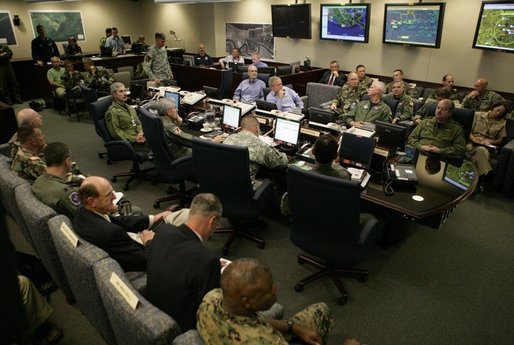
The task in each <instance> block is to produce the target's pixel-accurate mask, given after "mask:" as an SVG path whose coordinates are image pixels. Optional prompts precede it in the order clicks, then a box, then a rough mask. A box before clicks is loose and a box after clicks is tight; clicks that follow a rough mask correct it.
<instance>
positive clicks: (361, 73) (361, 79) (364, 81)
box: [355, 65, 373, 90]
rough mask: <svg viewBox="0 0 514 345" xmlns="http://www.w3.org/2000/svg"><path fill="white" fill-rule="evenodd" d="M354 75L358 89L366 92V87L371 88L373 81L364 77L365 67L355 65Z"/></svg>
mask: <svg viewBox="0 0 514 345" xmlns="http://www.w3.org/2000/svg"><path fill="white" fill-rule="evenodd" d="M355 73H357V76H358V77H359V87H361V88H363V89H364V90H367V89H368V87H370V86H371V83H372V82H373V79H371V78H370V77H368V76H367V75H366V67H365V66H364V65H357V67H355Z"/></svg>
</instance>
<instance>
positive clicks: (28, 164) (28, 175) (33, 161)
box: [11, 146, 46, 184]
mask: <svg viewBox="0 0 514 345" xmlns="http://www.w3.org/2000/svg"><path fill="white" fill-rule="evenodd" d="M11 170H12V171H14V173H16V174H17V175H18V176H19V177H21V178H23V179H25V180H27V181H29V182H30V184H32V183H34V181H35V180H36V179H37V178H38V177H39V176H40V175H41V174H43V173H44V172H45V170H46V163H45V161H44V160H43V159H42V158H41V157H38V156H36V155H34V154H33V153H32V152H30V151H28V150H27V149H24V148H23V147H21V146H20V147H19V148H18V151H17V152H16V155H15V156H14V158H13V161H12V164H11Z"/></svg>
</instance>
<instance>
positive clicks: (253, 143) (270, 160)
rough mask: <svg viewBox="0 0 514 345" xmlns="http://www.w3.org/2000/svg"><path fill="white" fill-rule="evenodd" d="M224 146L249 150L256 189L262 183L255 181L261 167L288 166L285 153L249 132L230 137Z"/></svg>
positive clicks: (251, 173) (224, 142)
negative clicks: (235, 146)
mask: <svg viewBox="0 0 514 345" xmlns="http://www.w3.org/2000/svg"><path fill="white" fill-rule="evenodd" d="M223 144H229V145H237V146H244V147H247V148H248V153H249V155H250V177H251V179H252V185H253V188H254V189H257V187H258V186H259V185H260V181H257V180H255V175H257V172H258V171H259V168H260V166H261V165H263V166H266V167H268V168H270V169H274V168H285V167H286V166H287V156H286V154H285V153H283V152H279V151H277V150H276V149H275V148H273V147H271V146H270V145H268V144H266V143H264V142H262V141H261V139H259V137H258V136H256V135H255V134H253V133H251V132H249V131H244V130H243V131H241V132H239V133H236V134H232V135H230V136H229V137H228V138H227V139H225V141H223Z"/></svg>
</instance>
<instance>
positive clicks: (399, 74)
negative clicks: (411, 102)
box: [385, 69, 419, 98]
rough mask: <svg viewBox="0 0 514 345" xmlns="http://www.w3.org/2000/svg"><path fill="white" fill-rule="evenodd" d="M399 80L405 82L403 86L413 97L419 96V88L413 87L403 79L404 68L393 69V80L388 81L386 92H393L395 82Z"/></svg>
mask: <svg viewBox="0 0 514 345" xmlns="http://www.w3.org/2000/svg"><path fill="white" fill-rule="evenodd" d="M397 81H401V82H402V83H403V88H404V90H405V93H406V94H408V95H409V96H411V97H412V98H418V97H419V95H418V90H416V89H415V88H411V87H410V84H409V83H407V82H406V81H404V80H403V70H401V69H395V70H394V71H393V81H392V82H390V83H387V85H386V89H385V93H391V91H392V89H393V84H394V83H395V82H397Z"/></svg>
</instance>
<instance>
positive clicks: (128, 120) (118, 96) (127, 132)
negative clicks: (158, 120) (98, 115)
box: [105, 82, 147, 151]
mask: <svg viewBox="0 0 514 345" xmlns="http://www.w3.org/2000/svg"><path fill="white" fill-rule="evenodd" d="M111 94H112V96H113V98H114V99H113V101H112V104H111V106H110V107H109V109H107V111H106V112H105V125H106V126H107V130H108V131H109V133H110V134H111V136H112V137H113V138H114V139H118V140H127V141H128V142H130V143H131V144H132V146H133V147H134V148H135V149H136V150H137V151H147V146H146V138H145V135H144V133H143V127H142V126H141V121H139V117H138V116H137V114H136V111H135V109H134V108H132V107H131V106H129V105H128V104H127V103H125V102H126V101H127V92H126V90H125V85H123V83H120V82H116V83H113V84H112V85H111Z"/></svg>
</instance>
